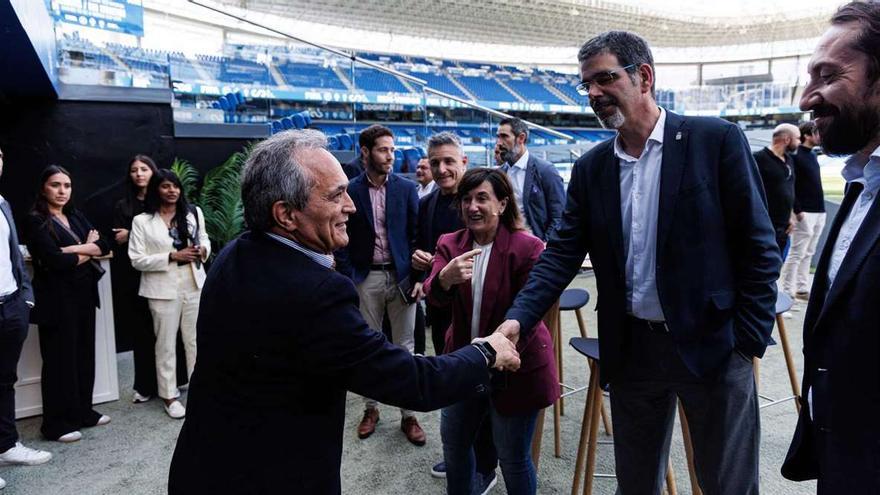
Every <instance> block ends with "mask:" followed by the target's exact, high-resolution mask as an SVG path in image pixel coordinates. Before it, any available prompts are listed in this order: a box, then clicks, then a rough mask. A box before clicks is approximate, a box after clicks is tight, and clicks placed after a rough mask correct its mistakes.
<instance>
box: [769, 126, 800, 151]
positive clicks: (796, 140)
mask: <svg viewBox="0 0 880 495" xmlns="http://www.w3.org/2000/svg"><path fill="white" fill-rule="evenodd" d="M800 144H801V130H800V129H798V127H797V126H796V125H794V124H779V125H778V126H776V128H775V129H773V147H774V148H777V149H779V150H780V151H789V152H791V151H794V150H796V149H797V147H798V146H799V145H800Z"/></svg>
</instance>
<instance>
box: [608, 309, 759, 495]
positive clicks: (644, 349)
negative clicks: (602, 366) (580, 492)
mask: <svg viewBox="0 0 880 495" xmlns="http://www.w3.org/2000/svg"><path fill="white" fill-rule="evenodd" d="M631 332H632V339H631V346H630V349H629V350H628V351H627V353H626V355H627V357H626V361H625V366H624V368H623V370H624V371H623V372H622V373H621V376H620V377H619V378H617V379H615V380H613V381H612V383H611V416H612V417H613V418H614V456H615V464H616V472H617V481H618V493H620V494H623V495H643V494H660V493H661V490H662V488H663V482H664V478H665V474H666V468H667V463H668V458H669V443H670V438H671V436H672V427H673V424H674V420H675V409H676V402H677V399H681V402H682V404H683V406H684V411H685V415H686V417H687V420H688V425H689V426H690V432H691V438H692V440H693V447H694V461H695V464H696V471H697V478H698V479H699V482H700V486H701V487H702V489H703V493H705V494H706V495H718V494H725V495H726V494H729V495H749V494H757V493H758V454H759V443H760V421H759V415H758V399H757V393H756V390H755V380H754V375H753V369H752V361H751V359H747V358H746V357H744V356H742V355H741V354H739V353H738V352H736V351H733V352H731V354H730V356H729V357H728V358H727V359H726V360H725V362H724V363H722V364H721V366H720V367H719V369H718V370H717V371H716V373H714V374H713V375H712V376H706V377H696V376H694V375H693V374H692V373H691V372H690V370H688V369H687V367H686V366H685V364H684V362H683V361H682V360H681V357H680V356H679V354H678V352H677V350H676V346H675V343H674V342H673V340H672V336H671V335H670V334H669V333H665V332H660V331H655V330H650V329H648V328H645V327H640V326H634V327H633V328H632V329H631Z"/></svg>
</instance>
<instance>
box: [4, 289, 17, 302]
mask: <svg viewBox="0 0 880 495" xmlns="http://www.w3.org/2000/svg"><path fill="white" fill-rule="evenodd" d="M16 297H18V290H16V291H15V292H11V293H9V294H6V295H5V296H0V304H5V303H7V302H9V301H11V300H13V299H15V298H16Z"/></svg>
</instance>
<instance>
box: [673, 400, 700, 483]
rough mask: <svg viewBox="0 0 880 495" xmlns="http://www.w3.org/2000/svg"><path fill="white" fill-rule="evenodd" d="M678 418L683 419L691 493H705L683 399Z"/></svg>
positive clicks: (682, 425)
mask: <svg viewBox="0 0 880 495" xmlns="http://www.w3.org/2000/svg"><path fill="white" fill-rule="evenodd" d="M678 419H679V421H681V436H682V440H683V441H684V454H685V457H687V465H688V474H689V475H690V477H691V493H692V494H693V495H703V490H701V489H700V482H699V480H697V469H696V467H695V465H694V444H693V443H692V442H691V429H690V427H689V426H688V422H687V415H685V412H684V406H683V405H682V403H681V400H679V401H678Z"/></svg>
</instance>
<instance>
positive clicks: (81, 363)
mask: <svg viewBox="0 0 880 495" xmlns="http://www.w3.org/2000/svg"><path fill="white" fill-rule="evenodd" d="M66 296H67V297H66V298H65V300H64V301H63V302H62V304H60V308H59V309H60V310H61V311H60V314H58V315H57V318H58V319H57V320H56V321H57V323H53V324H48V325H47V324H41V325H39V330H40V353H41V354H42V356H43V373H42V383H41V385H42V387H41V388H42V391H43V425H42V427H41V428H40V431H42V432H43V436H45V437H46V438H47V439H49V440H57V439H58V437H60V436H62V435H64V434H66V433H70V432H72V431H76V430H79V429H80V428H82V427H84V426H94V425H95V424H96V423H97V422H98V419H99V418H100V417H101V415H100V414H98V413H97V412H95V410H94V409H92V392H93V389H94V387H95V305H94V301H92V300H91V299H92V297H91V295H90V294H89V295H87V296H86V297H82V296H80V297H77V295H75V294H66Z"/></svg>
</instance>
